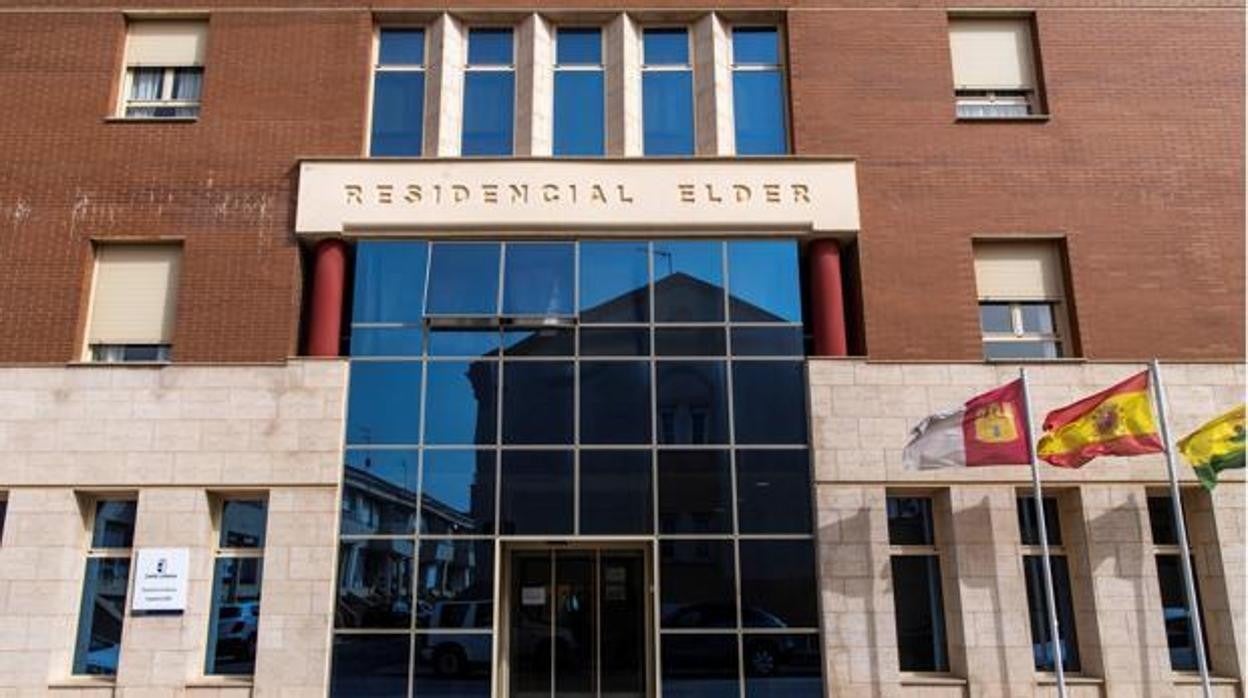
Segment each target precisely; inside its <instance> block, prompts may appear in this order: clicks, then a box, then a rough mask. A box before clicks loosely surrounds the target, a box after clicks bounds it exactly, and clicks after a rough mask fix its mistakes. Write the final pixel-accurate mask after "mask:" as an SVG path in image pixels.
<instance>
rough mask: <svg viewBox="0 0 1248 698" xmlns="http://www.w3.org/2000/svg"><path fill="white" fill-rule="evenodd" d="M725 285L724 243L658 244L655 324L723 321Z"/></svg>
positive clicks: (688, 242) (666, 242) (656, 250)
mask: <svg viewBox="0 0 1248 698" xmlns="http://www.w3.org/2000/svg"><path fill="white" fill-rule="evenodd" d="M723 285H724V259H723V244H722V243H719V242H701V241H697V242H691V241H679V240H677V241H664V242H656V243H654V305H655V308H654V319H655V322H720V321H722V320H723V319H724V296H723Z"/></svg>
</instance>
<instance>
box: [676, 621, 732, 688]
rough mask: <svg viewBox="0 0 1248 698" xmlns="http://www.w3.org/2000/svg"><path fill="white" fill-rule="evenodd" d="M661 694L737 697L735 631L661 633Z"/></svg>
mask: <svg viewBox="0 0 1248 698" xmlns="http://www.w3.org/2000/svg"><path fill="white" fill-rule="evenodd" d="M662 647H663V650H662V651H663V696H664V698H694V697H695V696H696V697H697V698H738V696H739V695H740V690H741V688H740V685H739V684H740V678H739V677H738V673H739V671H740V669H739V667H738V664H737V662H738V653H737V637H736V635H664V636H662Z"/></svg>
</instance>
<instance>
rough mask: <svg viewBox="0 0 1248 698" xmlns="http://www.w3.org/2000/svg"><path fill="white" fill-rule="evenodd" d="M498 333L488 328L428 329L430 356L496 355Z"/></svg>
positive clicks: (498, 340)
mask: <svg viewBox="0 0 1248 698" xmlns="http://www.w3.org/2000/svg"><path fill="white" fill-rule="evenodd" d="M500 339H501V337H500V335H499V332H498V330H496V329H488V330H430V331H429V355H430V356H463V357H469V358H476V357H478V356H480V357H487V356H496V355H497V354H498V346H499V342H500Z"/></svg>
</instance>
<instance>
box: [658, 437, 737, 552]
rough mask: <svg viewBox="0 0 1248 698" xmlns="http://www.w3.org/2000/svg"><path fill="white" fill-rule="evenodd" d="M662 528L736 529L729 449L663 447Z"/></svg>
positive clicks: (675, 530) (667, 530) (692, 530)
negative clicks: (677, 448) (702, 449)
mask: <svg viewBox="0 0 1248 698" xmlns="http://www.w3.org/2000/svg"><path fill="white" fill-rule="evenodd" d="M659 531H660V532H661V533H731V532H732V474H731V471H730V468H729V458H728V452H727V451H659Z"/></svg>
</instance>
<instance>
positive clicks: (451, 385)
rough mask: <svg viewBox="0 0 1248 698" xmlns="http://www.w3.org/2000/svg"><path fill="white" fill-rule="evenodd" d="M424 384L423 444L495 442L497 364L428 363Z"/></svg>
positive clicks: (486, 443)
mask: <svg viewBox="0 0 1248 698" xmlns="http://www.w3.org/2000/svg"><path fill="white" fill-rule="evenodd" d="M425 381H426V384H427V387H426V390H425V443H426V444H437V445H447V444H451V445H464V444H476V445H488V444H493V443H494V442H495V432H497V431H498V417H497V407H496V405H497V402H498V401H497V395H498V362H497V361H488V360H482V361H430V362H429V363H428V365H427V368H426V377H425Z"/></svg>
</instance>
